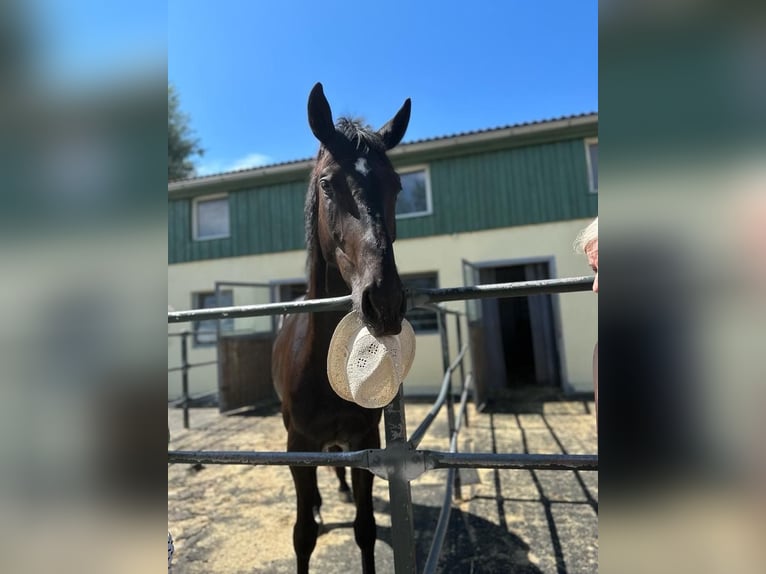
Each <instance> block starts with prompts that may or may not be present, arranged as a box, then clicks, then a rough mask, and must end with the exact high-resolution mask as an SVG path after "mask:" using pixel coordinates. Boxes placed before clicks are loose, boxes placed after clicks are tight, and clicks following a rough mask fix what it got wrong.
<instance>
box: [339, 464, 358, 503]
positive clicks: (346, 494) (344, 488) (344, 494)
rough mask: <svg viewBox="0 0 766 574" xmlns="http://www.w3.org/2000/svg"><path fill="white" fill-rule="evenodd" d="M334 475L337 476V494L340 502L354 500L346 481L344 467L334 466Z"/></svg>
mask: <svg viewBox="0 0 766 574" xmlns="http://www.w3.org/2000/svg"><path fill="white" fill-rule="evenodd" d="M335 475H336V476H337V477H338V496H339V497H340V500H341V502H354V499H353V497H352V496H351V489H350V488H349V487H348V482H346V467H345V466H336V467H335Z"/></svg>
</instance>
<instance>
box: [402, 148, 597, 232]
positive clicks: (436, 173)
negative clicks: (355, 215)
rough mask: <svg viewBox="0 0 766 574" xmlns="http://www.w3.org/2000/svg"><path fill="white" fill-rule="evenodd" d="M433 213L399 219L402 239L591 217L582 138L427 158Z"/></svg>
mask: <svg viewBox="0 0 766 574" xmlns="http://www.w3.org/2000/svg"><path fill="white" fill-rule="evenodd" d="M428 167H429V171H430V176H431V192H432V193H431V195H432V203H433V213H432V214H431V215H429V216H425V217H416V218H412V219H400V220H399V221H398V222H397V235H398V236H399V237H401V238H403V239H404V238H410V237H425V236H428V235H441V234H445V233H461V232H470V231H478V230H482V229H492V228H498V227H510V226H516V225H530V224H535V223H545V222H550V221H562V220H568V219H577V218H584V217H591V216H595V215H596V213H597V211H598V196H597V194H593V193H590V192H589V191H588V174H587V165H586V160H585V144H584V143H583V140H581V139H577V140H570V141H563V142H556V143H551V144H543V145H536V146H530V147H521V148H516V149H508V150H502V151H497V152H492V153H483V154H476V155H470V156H464V157H458V158H450V159H445V160H437V161H432V162H430V164H429V166H428Z"/></svg>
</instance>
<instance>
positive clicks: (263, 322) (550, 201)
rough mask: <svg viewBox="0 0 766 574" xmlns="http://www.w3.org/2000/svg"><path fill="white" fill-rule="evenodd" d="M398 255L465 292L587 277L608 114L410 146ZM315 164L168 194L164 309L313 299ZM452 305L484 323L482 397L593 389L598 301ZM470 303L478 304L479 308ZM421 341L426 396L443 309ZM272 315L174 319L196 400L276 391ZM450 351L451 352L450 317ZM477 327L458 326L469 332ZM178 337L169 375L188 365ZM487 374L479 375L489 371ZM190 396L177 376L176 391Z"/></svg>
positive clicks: (241, 401)
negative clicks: (308, 233)
mask: <svg viewBox="0 0 766 574" xmlns="http://www.w3.org/2000/svg"><path fill="white" fill-rule="evenodd" d="M389 157H390V158H391V161H392V162H393V164H394V166H395V167H396V168H397V171H398V172H399V174H400V175H401V180H402V188H403V189H402V192H401V194H400V197H399V200H398V202H397V240H396V243H395V246H394V248H395V253H396V261H397V266H398V269H399V273H400V275H401V277H402V280H403V281H404V283H405V285H409V286H413V287H429V288H430V287H456V286H461V285H471V284H486V283H501V282H510V281H527V280H537V279H549V278H550V279H552V278H560V277H573V276H581V275H588V274H590V271H589V269H588V267H587V264H586V261H585V258H584V257H583V256H581V255H577V254H576V253H574V251H573V247H572V245H573V241H574V239H575V236H576V235H577V233H578V232H579V231H580V229H582V228H583V227H585V226H586V225H587V224H588V223H589V222H590V221H591V220H592V219H593V218H594V217H595V216H596V215H597V212H598V115H597V114H595V113H593V114H582V115H577V116H570V117H564V118H558V119H554V120H546V121H540V122H533V123H527V124H520V125H513V126H507V127H502V128H496V129H488V130H482V131H477V132H471V133H463V134H458V135H453V136H445V137H439V138H433V139H428V140H421V141H415V142H409V143H404V144H400V145H399V146H398V147H396V148H394V149H393V150H391V151H390V152H389ZM312 164H313V160H300V161H294V162H288V163H283V164H277V165H270V166H265V167H260V168H254V169H248V170H242V171H236V172H229V173H222V174H217V175H211V176H205V177H198V178H192V179H188V180H182V181H176V182H171V183H170V184H169V185H168V259H169V261H168V264H169V265H168V305H169V307H170V308H173V309H176V310H182V309H190V308H205V307H215V306H229V305H247V304H257V303H269V302H277V301H290V300H293V299H295V298H296V297H298V296H300V295H301V294H302V293H303V292H304V290H305V263H306V254H305V240H304V221H303V204H304V199H305V195H306V191H307V182H308V177H309V172H310V170H311V167H312ZM446 306H447V307H448V308H450V309H452V310H455V311H461V312H465V311H466V309H467V307H468V308H469V310H470V311H471V312H472V314H473V316H474V317H480V321H479V322H478V323H476V324H478V325H479V327H480V328H479V332H478V333H477V332H476V328H475V325H474V329H472V332H471V335H470V338H471V341H472V343H473V344H474V346H476V345H480V346H481V349H479V350H480V351H481V352H479V353H476V352H475V353H474V358H475V360H476V361H481V362H482V364H481V365H477V368H476V369H475V370H476V373H477V376H478V375H479V373H480V374H481V377H480V378H481V379H482V380H477V381H476V385H477V387H478V388H480V389H481V394H482V395H483V397H484V398H487V397H492V396H493V395H496V394H502V393H503V392H504V391H506V390H513V389H514V388H519V387H522V386H530V385H531V386H540V387H547V388H550V389H560V390H561V391H563V392H565V393H575V392H592V388H593V387H592V351H593V345H594V344H595V342H596V339H597V331H598V306H597V298H596V296H595V295H593V294H592V293H570V294H562V295H537V296H533V297H526V298H504V299H493V300H483V301H474V302H463V301H460V302H453V303H448V304H446ZM470 306H473V307H470ZM408 319H409V320H410V322H411V323H412V324H413V327H414V328H415V332H416V335H417V353H416V358H415V363H414V365H413V367H412V369H411V371H410V374H409V376H408V378H407V380H406V381H405V385H404V389H405V394H406V395H432V394H434V393H436V392H437V390H438V388H439V386H440V383H441V380H442V375H443V366H442V354H441V343H440V337H439V334H438V329H437V319H436V315H435V313H434V312H432V311H428V310H424V309H414V310H412V311H411V312H410V314H408ZM276 323H277V319H276V318H270V317H258V318H245V319H226V320H222V321H201V322H198V323H196V324H190V325H170V328H169V331H170V332H171V333H178V332H180V331H183V330H188V331H189V335H188V337H187V341H188V361H189V363H208V362H211V361H215V360H216V359H217V360H218V363H217V364H210V365H207V366H200V367H196V368H193V369H191V370H190V371H189V385H190V393H191V394H192V395H200V394H206V393H209V394H211V395H212V394H215V395H217V396H218V398H219V400H220V402H221V407H222V410H231V409H235V408H239V407H246V406H248V405H250V404H253V403H256V402H258V401H259V400H262V399H267V398H268V397H270V396H271V395H270V393H271V381H270V366H269V365H270V345H271V340H272V339H273V333H274V330H275V328H276ZM448 327H449V328H450V346H451V352H452V356H455V354H456V352H457V344H456V341H455V339H456V337H455V329H454V328H452V320H451V319H450V320H449V321H448ZM467 332H468V331H467V329H463V333H464V339H465V338H466V336H465V333H467ZM180 360H181V351H180V337H177V336H172V337H169V338H168V366H169V367H175V366H178V365H179V364H180ZM479 367H480V368H479ZM180 395H181V380H180V374H179V373H178V372H177V371H174V372H171V373H169V376H168V397H169V399H174V398H178V397H179V396H180Z"/></svg>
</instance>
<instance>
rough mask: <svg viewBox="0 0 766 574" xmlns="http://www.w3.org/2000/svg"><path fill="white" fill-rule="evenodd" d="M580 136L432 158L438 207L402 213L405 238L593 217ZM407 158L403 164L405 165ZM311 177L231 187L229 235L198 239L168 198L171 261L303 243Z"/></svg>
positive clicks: (185, 209) (594, 198) (181, 204)
mask: <svg viewBox="0 0 766 574" xmlns="http://www.w3.org/2000/svg"><path fill="white" fill-rule="evenodd" d="M585 153H586V152H585V144H584V141H583V139H582V138H577V139H571V140H564V141H557V142H553V143H545V144H539V145H531V146H525V147H516V148H511V149H504V150H499V151H491V152H484V153H476V154H473V155H464V156H459V157H450V158H446V159H437V160H432V161H430V162H428V169H429V172H430V178H431V199H432V205H433V212H432V214H431V215H427V216H423V217H413V218H411V219H400V220H398V222H397V235H398V237H400V238H402V239H406V238H414V237H425V236H429V235H442V234H448V233H462V232H470V231H478V230H482V229H492V228H498V227H510V226H517V225H529V224H536V223H545V222H552V221H562V220H569V219H578V218H586V217H594V216H595V215H596V213H597V211H598V195H597V194H594V193H590V192H589V190H588V174H587V163H586V159H585ZM405 160H406V158H402V161H401V162H400V163H401V167H406V164H405V163H404V161H405ZM306 184H307V182H306V180H302V181H294V182H290V183H280V184H272V185H266V186H262V187H257V188H251V189H244V190H238V191H231V192H230V193H229V206H230V210H231V211H230V222H231V236H230V237H229V238H226V239H214V240H209V241H193V240H192V230H191V205H192V200H191V199H188V198H184V199H174V200H170V202H169V210H168V216H169V222H168V233H169V237H168V242H169V246H168V255H169V262H170V263H180V262H184V261H196V260H200V259H210V258H217V257H233V256H238V255H251V254H261V253H272V252H279V251H288V250H293V249H302V248H304V235H303V202H304V197H305V193H306Z"/></svg>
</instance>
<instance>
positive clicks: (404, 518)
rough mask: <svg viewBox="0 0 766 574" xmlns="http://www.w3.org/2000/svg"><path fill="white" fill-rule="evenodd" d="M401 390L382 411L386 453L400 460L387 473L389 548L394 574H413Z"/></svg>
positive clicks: (412, 543) (409, 495) (413, 551)
mask: <svg viewBox="0 0 766 574" xmlns="http://www.w3.org/2000/svg"><path fill="white" fill-rule="evenodd" d="M402 396H403V390H402V387H401V386H400V387H399V392H398V393H397V395H396V396H395V397H394V400H393V401H391V404H389V405H388V406H387V407H386V408H385V409H384V410H383V413H384V415H385V427H386V451H398V452H400V454H401V456H400V457H398V458H399V460H397V461H396V463H395V466H394V467H393V468H390V469H388V471H389V477H388V496H389V501H390V506H391V545H392V547H393V550H394V572H395V574H416V572H417V564H416V563H415V526H414V522H413V519H412V491H411V490H410V483H409V481H408V480H407V478H406V477H405V476H404V466H403V464H404V462H405V457H406V450H407V449H408V448H409V447H408V445H407V422H406V420H405V418H404V400H403V398H402Z"/></svg>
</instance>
